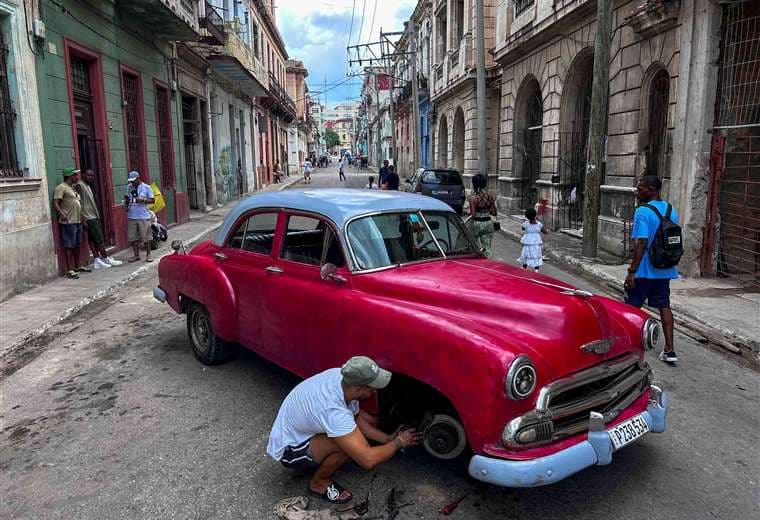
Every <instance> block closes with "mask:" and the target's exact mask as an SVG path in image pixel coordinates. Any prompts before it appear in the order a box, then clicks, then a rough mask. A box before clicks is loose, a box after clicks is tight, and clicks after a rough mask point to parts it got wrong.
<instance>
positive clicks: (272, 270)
mask: <svg viewBox="0 0 760 520" xmlns="http://www.w3.org/2000/svg"><path fill="white" fill-rule="evenodd" d="M264 270H265V271H266V272H267V273H272V274H280V273H282V272H283V271H282V269H280V268H279V267H276V266H273V265H270V266H269V267H267V268H266V269H264Z"/></svg>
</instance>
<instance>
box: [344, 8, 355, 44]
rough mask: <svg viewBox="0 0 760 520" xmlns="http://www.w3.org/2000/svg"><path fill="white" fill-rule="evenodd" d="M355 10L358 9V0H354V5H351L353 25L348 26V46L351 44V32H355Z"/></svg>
mask: <svg viewBox="0 0 760 520" xmlns="http://www.w3.org/2000/svg"><path fill="white" fill-rule="evenodd" d="M354 11H356V0H354V3H353V6H352V7H351V25H350V27H349V28H348V43H346V46H350V45H351V34H352V33H353V32H354Z"/></svg>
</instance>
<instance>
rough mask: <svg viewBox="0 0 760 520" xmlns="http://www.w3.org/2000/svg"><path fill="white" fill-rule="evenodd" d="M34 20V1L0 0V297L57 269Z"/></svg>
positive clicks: (11, 293) (39, 279)
mask: <svg viewBox="0 0 760 520" xmlns="http://www.w3.org/2000/svg"><path fill="white" fill-rule="evenodd" d="M25 9H26V12H25V11H24V10H25ZM37 19H39V11H38V10H37V9H36V4H35V3H33V2H22V1H21V0H18V1H16V0H2V1H0V252H2V262H0V301H2V300H5V299H7V298H8V297H10V296H12V295H13V294H16V293H19V292H23V291H25V290H26V289H28V288H30V287H32V286H34V285H36V284H38V283H41V282H43V281H45V280H46V279H48V278H50V277H51V276H54V275H55V274H56V273H57V271H58V269H57V263H56V257H55V249H54V244H53V236H52V228H51V219H50V205H49V203H48V179H47V175H46V171H47V170H46V162H45V155H44V154H41V153H40V150H42V149H43V138H42V126H41V125H40V106H39V100H38V98H37V96H35V95H34V93H35V92H37V75H36V71H35V59H36V56H35V53H41V52H44V50H43V49H42V46H41V45H40V44H39V41H37V40H36V39H35V40H34V42H33V43H30V40H28V39H27V38H28V37H29V35H28V33H27V30H26V20H37ZM30 93H31V95H29V94H30Z"/></svg>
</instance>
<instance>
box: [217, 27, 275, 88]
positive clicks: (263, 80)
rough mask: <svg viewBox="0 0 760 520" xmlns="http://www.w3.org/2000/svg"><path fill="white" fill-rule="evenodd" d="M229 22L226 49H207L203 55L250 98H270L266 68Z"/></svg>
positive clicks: (226, 30) (226, 28)
mask: <svg viewBox="0 0 760 520" xmlns="http://www.w3.org/2000/svg"><path fill="white" fill-rule="evenodd" d="M233 23H234V22H228V24H226V25H225V26H224V27H225V29H224V30H225V42H224V48H223V49H221V48H220V47H219V46H213V47H210V48H206V49H205V51H204V52H203V54H204V55H205V57H206V61H208V63H209V65H211V67H212V68H213V69H214V71H216V72H217V73H218V74H220V75H221V76H223V77H224V78H226V79H227V80H229V81H230V82H232V83H233V84H235V85H236V86H237V87H238V88H239V89H240V90H241V91H243V92H244V93H245V94H246V95H248V96H250V97H252V98H253V97H261V96H268V95H269V91H268V87H269V82H268V79H269V78H268V77H267V75H266V73H265V72H264V67H262V66H261V63H259V60H257V59H256V57H255V56H254V55H253V53H252V52H251V49H249V48H248V46H247V45H246V44H245V43H244V42H243V40H242V39H241V38H240V37H239V36H238V35H237V33H236V32H235V31H234V27H232V26H231V25H232V24H233Z"/></svg>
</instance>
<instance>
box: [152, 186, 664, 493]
mask: <svg viewBox="0 0 760 520" xmlns="http://www.w3.org/2000/svg"><path fill="white" fill-rule="evenodd" d="M173 247H174V248H175V251H176V254H174V255H169V256H165V257H164V258H162V259H161V262H160V263H159V266H158V279H159V286H158V287H156V288H155V289H154V296H155V298H156V299H158V300H159V301H161V302H167V303H168V304H169V305H170V306H171V308H172V309H174V310H175V311H176V312H177V313H181V314H186V315H187V330H188V335H189V338H190V345H191V347H192V351H193V353H194V354H195V356H196V357H197V358H198V359H199V360H200V361H201V362H202V363H206V364H213V363H219V362H221V361H224V360H225V359H227V355H228V354H229V351H230V346H229V344H230V343H232V342H234V343H239V344H242V345H243V346H244V347H246V348H248V349H250V350H252V351H254V352H257V353H258V354H260V355H261V356H263V357H265V358H267V359H268V360H270V361H272V362H273V363H276V364H277V365H279V366H281V367H284V368H285V369H286V370H289V371H291V372H293V373H295V374H297V375H299V376H301V377H309V376H311V375H313V374H315V373H317V372H320V371H322V370H325V369H327V368H332V367H336V366H341V364H343V363H344V362H345V361H346V360H347V359H348V358H350V357H351V356H355V355H367V356H371V357H372V358H373V359H375V360H376V361H377V362H378V363H379V364H380V365H382V366H383V367H385V368H387V369H388V370H390V371H391V372H393V378H392V379H391V383H390V385H389V386H388V387H386V388H385V389H383V390H381V391H380V392H379V393H378V400H377V403H375V404H376V405H377V407H378V411H379V417H380V420H381V421H382V422H381V426H382V427H383V428H384V429H386V431H393V430H394V429H395V428H396V427H398V426H399V425H402V424H408V425H413V426H415V427H416V428H417V429H418V431H420V432H422V433H423V441H424V442H423V444H424V447H425V450H426V451H427V452H428V453H429V454H430V455H432V456H433V457H436V458H438V459H454V458H458V457H464V456H471V458H470V462H469V473H470V475H471V476H472V477H474V478H476V479H479V480H483V481H486V482H490V483H494V484H499V485H502V486H511V487H529V486H540V485H545V484H551V483H553V482H557V481H558V480H561V479H563V478H566V477H567V476H569V475H572V474H573V473H575V472H577V471H580V470H582V469H584V468H586V467H589V466H593V465H604V464H609V463H610V462H611V461H612V457H613V453H614V452H615V451H617V450H619V449H621V448H623V447H624V446H626V445H628V444H630V443H632V442H634V441H636V440H638V439H640V438H641V437H642V436H644V435H646V434H648V433H649V432H662V431H664V430H665V417H666V413H667V407H668V403H667V396H666V394H665V393H664V392H663V390H662V388H661V387H660V386H659V385H657V384H656V383H653V381H652V370H651V368H650V367H649V365H648V364H647V363H646V361H645V360H644V351H645V349H652V348H655V346H656V344H657V343H658V335H659V325H658V323H657V322H656V321H655V320H653V319H651V318H649V317H648V316H647V315H646V314H645V313H643V312H642V311H640V310H639V309H636V308H634V307H631V306H629V305H626V304H624V303H622V302H619V301H615V300H611V299H608V298H605V297H602V296H596V295H593V294H591V293H588V292H585V291H581V290H578V289H575V288H574V287H572V286H570V285H568V284H566V283H564V282H561V281H558V280H555V279H552V278H549V277H547V276H543V275H541V274H538V273H533V272H528V271H524V270H522V269H519V268H516V267H513V266H510V265H507V264H504V263H501V262H496V261H492V260H488V259H486V258H484V257H483V256H482V255H481V254H480V252H479V250H478V247H477V246H476V244H475V242H474V240H473V238H472V237H471V235H470V233H469V231H468V230H467V228H466V226H465V225H464V223H463V222H462V220H461V218H460V217H459V216H457V215H456V214H455V213H454V211H453V210H452V209H451V208H450V207H449V206H448V205H446V204H444V203H442V202H441V201H438V200H435V199H433V198H430V197H422V196H418V195H414V194H408V193H399V192H397V191H394V192H387V191H370V190H313V191H280V192H270V193H262V194H257V195H253V196H250V197H248V198H246V199H244V200H242V201H240V202H238V204H237V205H236V206H235V207H234V208H232V210H231V211H230V212H229V213H228V214H227V216H226V217H225V220H224V223H223V224H222V226H221V227H220V228H219V231H218V232H217V235H216V238H215V239H214V240H213V241H207V242H203V243H201V244H199V245H197V246H196V247H194V248H193V249H192V251H190V252H189V253H186V252H185V251H184V248H183V247H182V244H181V243H176V244H173ZM251 397H252V398H255V396H251ZM639 450H640V451H641V450H646V447H641V448H639ZM636 463H641V464H644V463H646V464H657V457H656V453H655V454H652V453H650V454H648V455H647V456H643V455H642V456H640V457H637V456H633V457H630V456H629V457H627V459H626V464H636ZM596 477H597V478H599V479H604V478H608V477H607V476H606V475H605V474H602V473H597V474H596ZM618 485H621V486H626V485H636V482H620V483H618Z"/></svg>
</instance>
